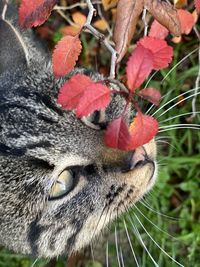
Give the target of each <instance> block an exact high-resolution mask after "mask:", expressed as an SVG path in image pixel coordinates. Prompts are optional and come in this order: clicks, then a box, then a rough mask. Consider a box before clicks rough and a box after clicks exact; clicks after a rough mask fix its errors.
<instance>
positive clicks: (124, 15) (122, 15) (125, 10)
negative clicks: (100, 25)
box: [113, 0, 143, 62]
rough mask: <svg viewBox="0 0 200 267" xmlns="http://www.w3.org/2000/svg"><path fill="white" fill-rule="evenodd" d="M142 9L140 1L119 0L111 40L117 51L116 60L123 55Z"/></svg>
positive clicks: (119, 59)
mask: <svg viewBox="0 0 200 267" xmlns="http://www.w3.org/2000/svg"><path fill="white" fill-rule="evenodd" d="M142 10H143V3H142V1H138V0H119V2H118V5H117V17H116V24H115V28H114V34H113V40H114V42H115V44H116V46H115V49H116V51H117V53H118V58H117V62H120V61H121V59H122V58H123V56H124V55H125V53H126V51H127V48H128V46H129V44H130V41H131V39H132V37H133V34H134V32H135V28H136V24H137V22H138V19H139V16H140V14H141V13H142Z"/></svg>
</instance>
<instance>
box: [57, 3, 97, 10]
mask: <svg viewBox="0 0 200 267" xmlns="http://www.w3.org/2000/svg"><path fill="white" fill-rule="evenodd" d="M96 4H101V1H94V2H93V5H96ZM76 7H87V3H76V4H73V5H71V6H58V5H56V6H55V7H54V8H53V9H54V10H63V11H65V10H71V9H73V8H76Z"/></svg>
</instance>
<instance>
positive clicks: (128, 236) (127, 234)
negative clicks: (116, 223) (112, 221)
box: [123, 219, 140, 267]
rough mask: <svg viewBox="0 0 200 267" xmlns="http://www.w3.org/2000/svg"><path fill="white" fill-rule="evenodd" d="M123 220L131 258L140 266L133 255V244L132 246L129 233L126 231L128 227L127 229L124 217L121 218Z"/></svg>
mask: <svg viewBox="0 0 200 267" xmlns="http://www.w3.org/2000/svg"><path fill="white" fill-rule="evenodd" d="M123 222H124V227H125V231H126V236H127V239H128V243H129V246H130V248H131V252H132V254H133V258H134V260H135V263H136V265H137V267H140V266H139V263H138V261H137V257H136V255H135V251H134V249H133V246H132V242H131V239H130V235H129V232H128V229H127V225H126V221H125V220H124V219H123Z"/></svg>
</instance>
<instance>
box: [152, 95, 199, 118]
mask: <svg viewBox="0 0 200 267" xmlns="http://www.w3.org/2000/svg"><path fill="white" fill-rule="evenodd" d="M199 94H200V92H198V93H196V94H192V95H189V96H187V97H185V98H184V99H181V100H179V101H178V102H177V103H175V104H174V105H172V106H171V107H169V108H168V109H166V110H165V111H164V112H163V113H161V114H160V115H159V116H158V117H157V119H158V118H160V117H161V116H163V115H164V114H165V113H167V112H168V111H169V110H171V109H173V108H174V107H176V106H177V105H179V104H180V103H181V102H183V101H186V100H187V99H189V98H192V97H193V96H194V95H199ZM163 107H164V106H163ZM156 113H157V112H154V115H155V114H156ZM154 115H152V116H154Z"/></svg>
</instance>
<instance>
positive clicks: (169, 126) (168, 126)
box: [159, 123, 200, 129]
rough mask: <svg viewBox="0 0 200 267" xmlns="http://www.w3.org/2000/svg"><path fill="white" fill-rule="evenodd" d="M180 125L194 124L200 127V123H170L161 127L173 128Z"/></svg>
mask: <svg viewBox="0 0 200 267" xmlns="http://www.w3.org/2000/svg"><path fill="white" fill-rule="evenodd" d="M176 126H177V127H179V126H194V127H200V124H195V123H178V124H170V125H163V126H160V127H159V129H166V128H172V127H176Z"/></svg>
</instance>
